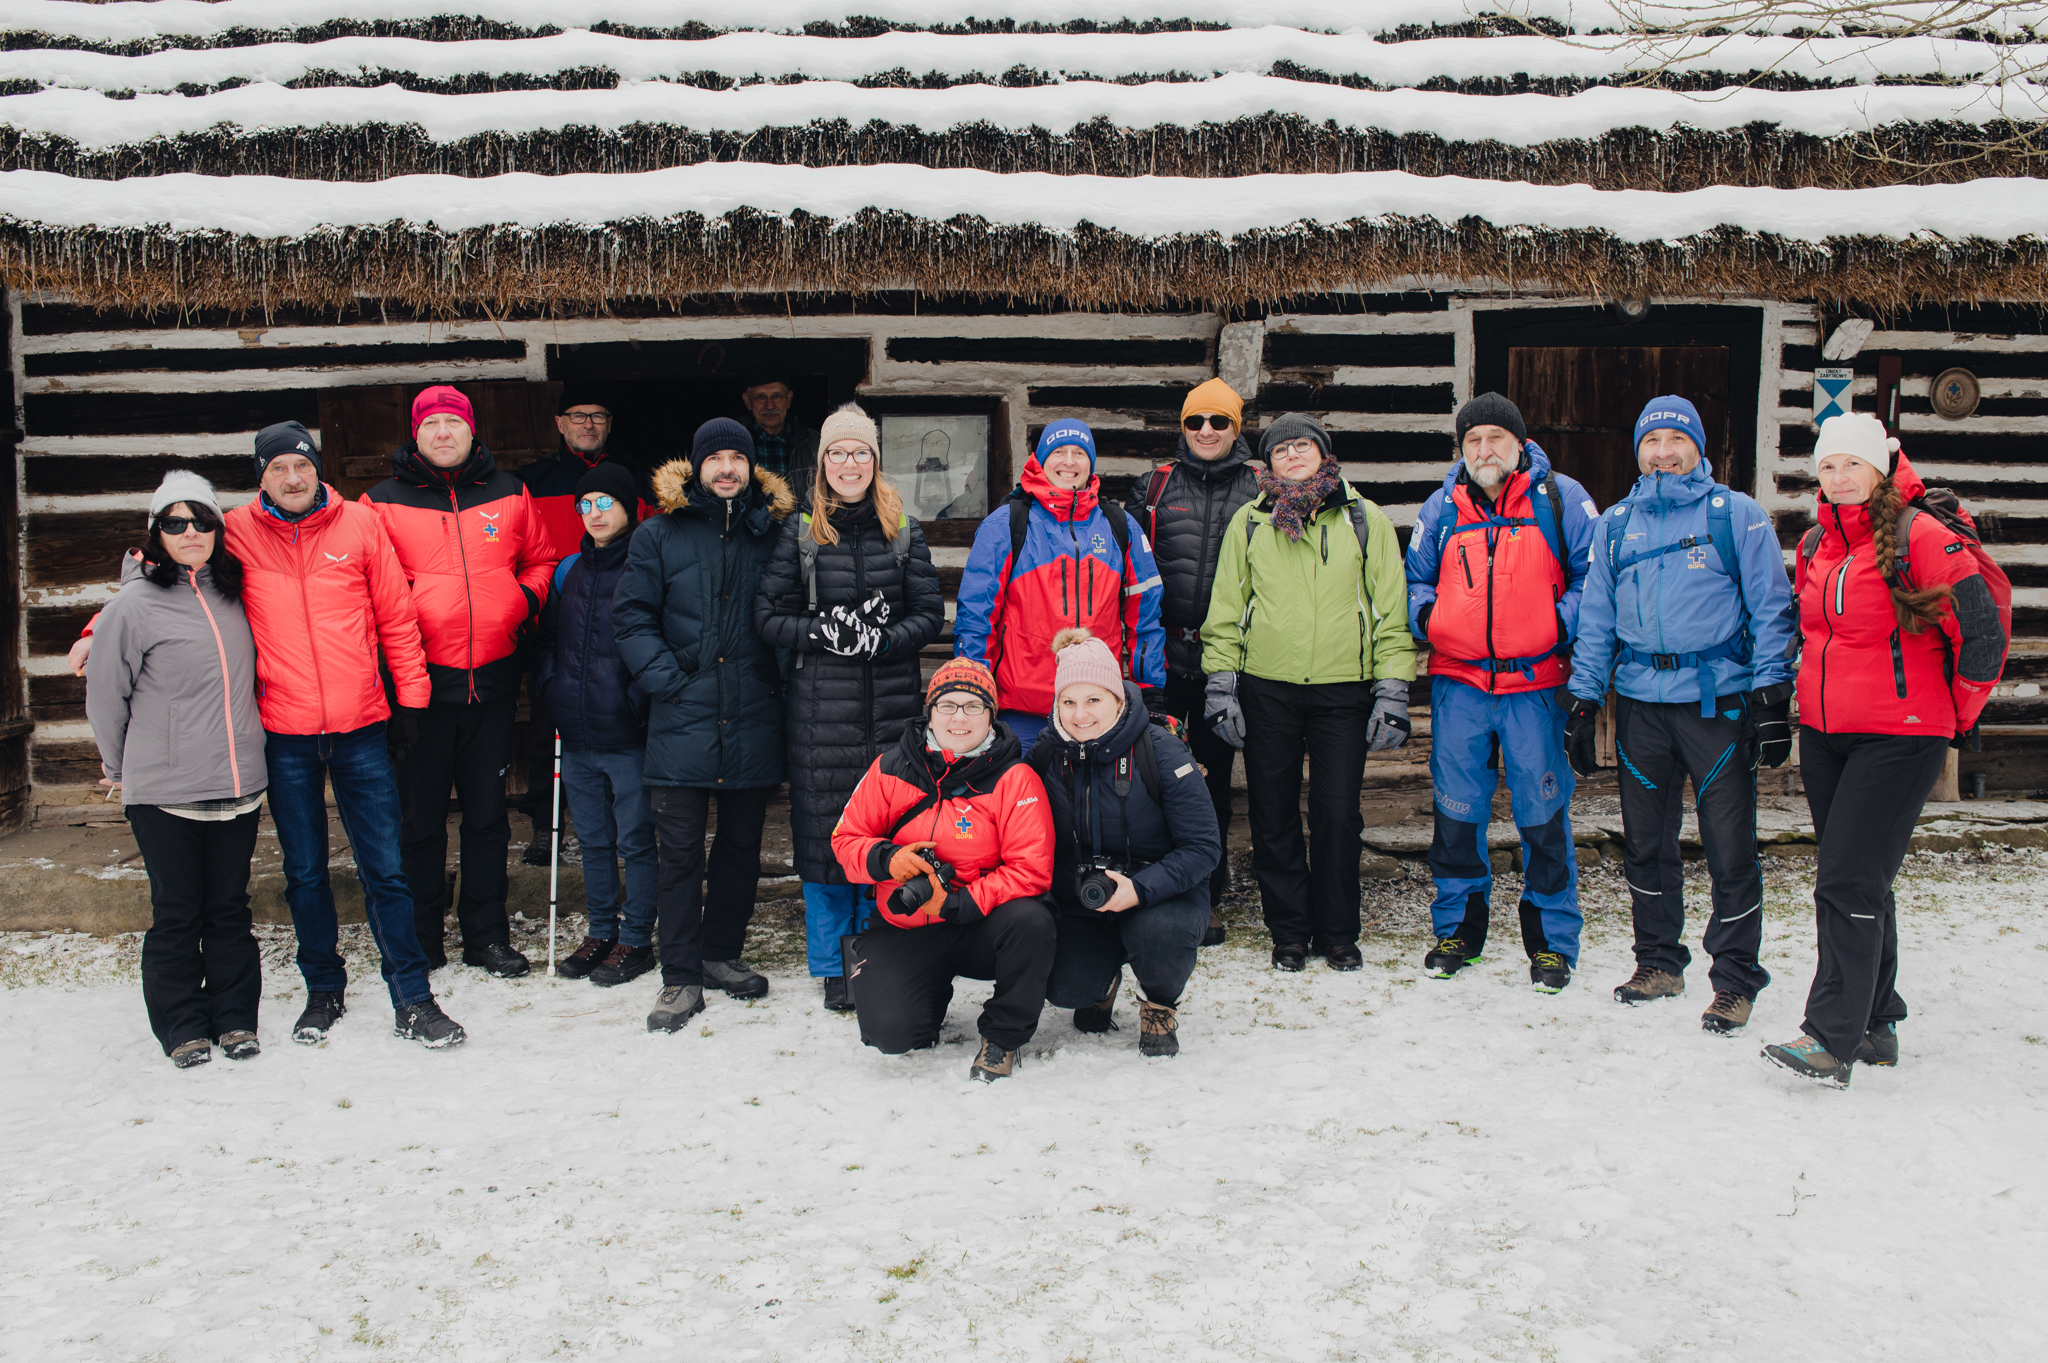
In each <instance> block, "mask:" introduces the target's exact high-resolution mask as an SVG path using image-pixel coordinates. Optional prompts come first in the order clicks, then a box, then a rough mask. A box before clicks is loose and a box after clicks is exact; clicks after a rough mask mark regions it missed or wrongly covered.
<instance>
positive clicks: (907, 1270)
mask: <svg viewBox="0 0 2048 1363" xmlns="http://www.w3.org/2000/svg"><path fill="white" fill-rule="evenodd" d="M882 1272H884V1273H886V1274H888V1275H889V1276H890V1277H892V1278H894V1279H895V1280H896V1281H897V1282H899V1283H907V1282H909V1281H910V1280H911V1279H912V1278H915V1277H916V1276H917V1275H918V1274H920V1273H922V1272H924V1256H923V1255H922V1254H920V1255H918V1256H917V1257H916V1258H915V1259H912V1260H911V1261H910V1262H909V1263H905V1264H897V1265H896V1266H895V1267H893V1268H885V1269H883V1270H882ZM890 1295H892V1296H893V1295H894V1294H893V1293H891V1294H890Z"/></svg>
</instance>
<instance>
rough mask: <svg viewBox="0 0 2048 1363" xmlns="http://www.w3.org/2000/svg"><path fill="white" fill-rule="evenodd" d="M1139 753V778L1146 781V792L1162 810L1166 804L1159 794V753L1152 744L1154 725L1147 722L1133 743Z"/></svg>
mask: <svg viewBox="0 0 2048 1363" xmlns="http://www.w3.org/2000/svg"><path fill="white" fill-rule="evenodd" d="M1131 746H1132V748H1133V749H1135V750H1136V752H1137V754H1138V764H1137V765H1138V779H1139V780H1141V781H1143V782H1144V783H1145V793H1146V794H1147V795H1150V796H1151V797H1152V803H1153V804H1155V805H1158V806H1159V807H1160V809H1161V810H1162V811H1164V810H1165V808H1166V806H1165V804H1164V803H1162V801H1161V800H1160V795H1159V753H1158V751H1157V750H1156V749H1155V748H1154V747H1153V746H1152V725H1151V724H1150V723H1147V724H1146V725H1145V728H1144V730H1143V732H1141V733H1140V734H1139V735H1138V741H1137V742H1136V743H1134V744H1132V745H1131Z"/></svg>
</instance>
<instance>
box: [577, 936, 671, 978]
mask: <svg viewBox="0 0 2048 1363" xmlns="http://www.w3.org/2000/svg"><path fill="white" fill-rule="evenodd" d="M654 966H655V960H654V948H653V947H651V946H647V945H645V944H644V943H643V944H642V945H640V946H637V947H629V946H627V945H626V944H625V943H624V942H614V943H613V944H612V949H611V951H610V953H609V954H608V955H606V956H605V958H604V960H603V961H601V962H600V963H598V965H596V966H595V967H593V968H592V969H591V972H590V982H591V983H592V984H595V985H602V986H603V987H604V988H607V989H609V988H611V987H612V986H613V985H615V984H625V983H627V982H628V981H631V980H637V979H639V978H640V977H641V976H642V975H645V974H646V973H647V972H648V971H650V970H652V969H654Z"/></svg>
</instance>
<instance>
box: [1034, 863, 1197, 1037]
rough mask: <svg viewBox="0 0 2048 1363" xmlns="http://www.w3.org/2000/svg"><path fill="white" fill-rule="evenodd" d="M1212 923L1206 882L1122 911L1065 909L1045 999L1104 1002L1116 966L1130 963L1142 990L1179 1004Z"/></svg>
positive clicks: (1079, 1004)
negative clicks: (1183, 891) (1151, 902)
mask: <svg viewBox="0 0 2048 1363" xmlns="http://www.w3.org/2000/svg"><path fill="white" fill-rule="evenodd" d="M1208 926H1209V887H1208V886H1207V885H1199V886H1197V887H1196V888H1194V889H1192V890H1189V891H1188V892H1187V893H1186V894H1177V895H1175V896H1174V897H1173V898H1171V899H1162V900H1160V901H1159V902H1158V903H1157V904H1142V905H1140V906H1139V907H1137V908H1135V909H1125V910H1124V911H1123V912H1122V913H1090V914H1078V913H1063V914H1061V915H1060V944H1059V951H1058V953H1057V954H1056V955H1055V956H1054V957H1053V962H1052V974H1051V975H1050V976H1048V977H1047V979H1046V981H1045V1001H1046V1002H1047V1003H1049V1004H1051V1005H1052V1006H1053V1007H1055V1008H1086V1007H1088V1006H1089V1005H1090V1004H1095V1003H1100V1002H1102V996H1103V995H1104V994H1107V993H1108V992H1109V986H1110V983H1111V982H1112V981H1113V980H1115V979H1116V976H1117V971H1119V970H1121V969H1122V968H1123V967H1124V966H1125V965H1126V964H1128V965H1129V966H1130V967H1131V973H1132V974H1133V975H1135V976H1136V977H1137V980H1138V992H1139V994H1141V995H1142V996H1143V997H1145V998H1147V999H1150V1000H1151V1001H1152V1002H1153V1003H1159V1004H1164V1005H1165V1006H1166V1007H1168V1008H1177V1007H1179V1006H1180V993H1181V990H1183V989H1185V988H1187V985H1188V976H1190V975H1192V974H1194V973H1195V953H1196V951H1197V950H1198V949H1199V948H1200V947H1201V945H1202V932H1203V930H1204V929H1205V928H1207V927H1208Z"/></svg>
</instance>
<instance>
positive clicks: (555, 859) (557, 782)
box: [548, 729, 562, 978]
mask: <svg viewBox="0 0 2048 1363" xmlns="http://www.w3.org/2000/svg"><path fill="white" fill-rule="evenodd" d="M553 785H554V795H553V797H552V801H553V804H554V813H553V816H552V818H551V820H550V822H551V823H552V824H553V825H554V827H553V829H552V830H551V831H550V832H549V834H548V975H549V977H550V978H552V977H553V975H554V973H555V899H556V889H557V886H558V885H559V884H560V879H561V869H562V731H561V730H560V729H557V730H555V779H554V782H553Z"/></svg>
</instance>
